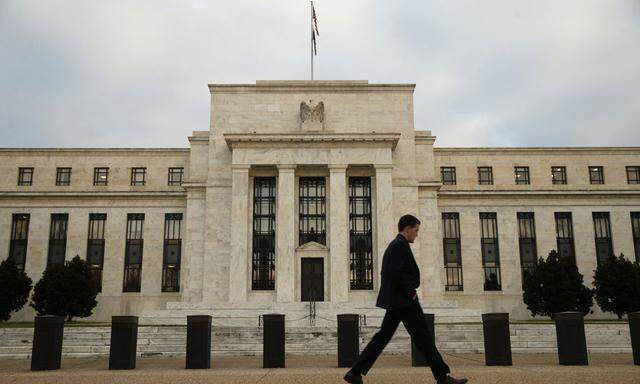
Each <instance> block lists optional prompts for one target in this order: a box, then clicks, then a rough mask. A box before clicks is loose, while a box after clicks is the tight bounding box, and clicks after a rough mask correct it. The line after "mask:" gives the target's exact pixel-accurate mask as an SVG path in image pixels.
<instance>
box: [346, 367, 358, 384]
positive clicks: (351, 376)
mask: <svg viewBox="0 0 640 384" xmlns="http://www.w3.org/2000/svg"><path fill="white" fill-rule="evenodd" d="M344 381H346V382H347V383H350V384H362V375H360V374H359V373H355V372H353V371H351V370H349V372H347V373H346V374H345V375H344Z"/></svg>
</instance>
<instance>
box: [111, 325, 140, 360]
mask: <svg viewBox="0 0 640 384" xmlns="http://www.w3.org/2000/svg"><path fill="white" fill-rule="evenodd" d="M137 346H138V316H112V317H111V344H109V369H134V368H135V367H136V350H137Z"/></svg>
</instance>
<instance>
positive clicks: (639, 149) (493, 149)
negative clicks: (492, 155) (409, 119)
mask: <svg viewBox="0 0 640 384" xmlns="http://www.w3.org/2000/svg"><path fill="white" fill-rule="evenodd" d="M433 150H434V152H457V153H463V152H468V153H478V152H496V153H505V152H507V153H508V152H560V151H565V152H585V151H588V152H608V153H610V152H640V147H434V148H433Z"/></svg>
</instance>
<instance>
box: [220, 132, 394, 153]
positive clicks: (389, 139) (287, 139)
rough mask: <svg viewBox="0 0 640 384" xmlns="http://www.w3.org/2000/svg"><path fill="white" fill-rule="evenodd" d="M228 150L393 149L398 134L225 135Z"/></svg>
mask: <svg viewBox="0 0 640 384" xmlns="http://www.w3.org/2000/svg"><path fill="white" fill-rule="evenodd" d="M223 136H224V140H225V141H226V143H227V146H228V147H229V149H233V148H234V147H236V146H237V145H238V144H241V143H301V144H302V143H365V144H372V145H379V144H384V145H389V146H391V149H395V148H396V145H397V144H398V140H399V139H400V133H373V132H371V133H265V134H256V133H225V134H223Z"/></svg>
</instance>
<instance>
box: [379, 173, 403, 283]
mask: <svg viewBox="0 0 640 384" xmlns="http://www.w3.org/2000/svg"><path fill="white" fill-rule="evenodd" d="M374 167H375V169H376V222H377V239H376V245H377V250H378V254H377V261H376V266H377V269H376V270H375V271H374V280H376V283H375V286H376V287H377V288H378V289H379V287H380V281H379V280H380V270H381V268H382V256H383V255H384V251H385V249H386V248H387V245H389V242H390V241H391V240H393V238H395V237H396V234H397V233H398V227H397V226H396V225H395V223H394V221H393V186H392V178H391V174H392V172H393V165H391V164H375V165H374Z"/></svg>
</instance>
